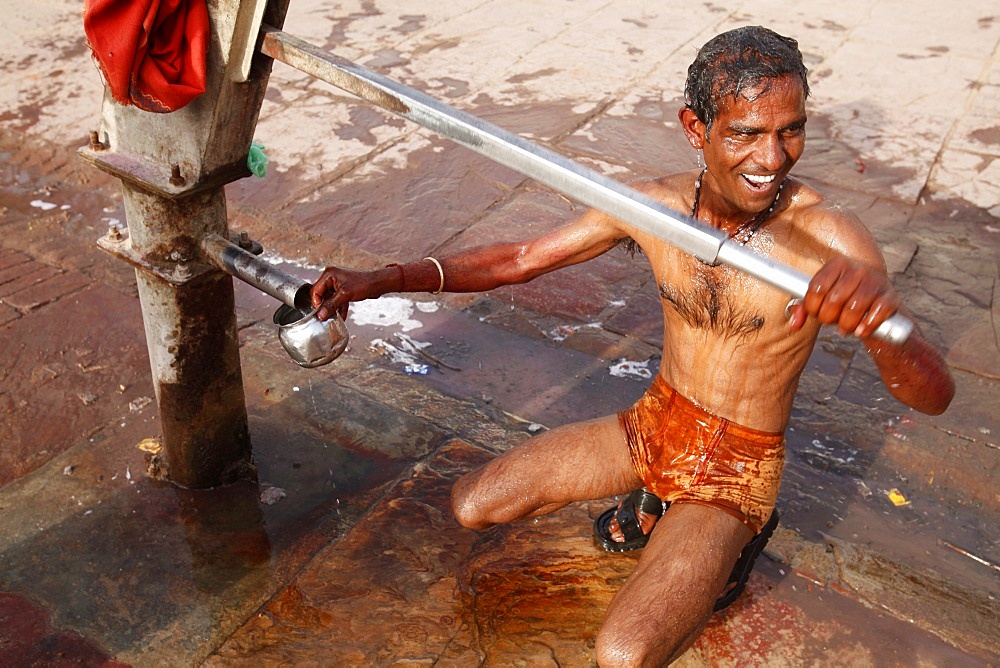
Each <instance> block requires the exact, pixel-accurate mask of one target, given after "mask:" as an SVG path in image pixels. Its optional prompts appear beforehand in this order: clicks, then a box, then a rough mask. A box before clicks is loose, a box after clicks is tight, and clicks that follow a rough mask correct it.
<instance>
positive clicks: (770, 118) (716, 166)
mask: <svg viewBox="0 0 1000 668" xmlns="http://www.w3.org/2000/svg"><path fill="white" fill-rule="evenodd" d="M718 109H719V110H718V113H717V114H716V116H715V121H714V122H713V123H712V129H711V131H709V132H708V133H707V136H706V137H704V145H703V149H704V155H705V164H706V165H707V166H708V173H709V177H710V178H711V180H712V184H713V186H715V188H714V189H715V190H716V194H719V195H721V196H722V198H723V200H724V201H725V203H726V204H727V205H728V207H729V208H730V209H732V210H733V212H734V213H736V212H745V213H759V212H761V211H765V210H767V208H768V207H769V206H771V203H772V202H773V201H774V198H775V197H776V196H777V194H778V187H779V186H780V185H781V182H782V180H784V178H785V176H786V175H787V174H788V172H789V171H791V169H792V166H793V165H794V164H795V163H796V162H797V161H798V159H799V157H801V155H802V151H803V149H804V148H805V140H806V131H805V125H806V111H805V92H804V91H803V89H802V82H801V80H799V78H798V77H795V76H790V75H789V76H782V77H779V78H775V79H770V80H768V81H766V82H764V83H763V84H762V85H760V86H758V87H756V88H752V89H748V90H745V91H743V92H742V93H741V94H740V96H739V97H738V98H736V99H735V100H734V99H733V98H732V96H728V95H727V96H726V97H724V98H723V99H721V100H719V101H718ZM701 127H702V128H704V126H701Z"/></svg>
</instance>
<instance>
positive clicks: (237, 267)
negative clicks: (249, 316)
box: [201, 234, 312, 309]
mask: <svg viewBox="0 0 1000 668" xmlns="http://www.w3.org/2000/svg"><path fill="white" fill-rule="evenodd" d="M201 248H202V251H203V253H204V255H205V259H206V260H208V261H209V262H211V263H212V264H213V265H215V266H216V267H218V268H219V269H222V270H223V271H225V272H226V273H228V274H231V275H233V276H235V277H236V278H238V279H240V280H241V281H243V282H244V283H249V284H250V285H252V286H254V287H255V288H258V289H259V290H261V291H262V292H265V293H267V294H269V295H271V296H272V297H274V298H275V299H277V300H278V301H280V302H282V303H284V304H288V305H289V306H291V307H293V308H300V309H309V308H310V303H309V291H310V290H311V289H312V284H311V283H308V282H307V281H305V280H303V279H301V278H299V277H297V276H292V275H291V274H287V273H285V272H283V271H281V270H280V269H278V268H277V267H275V266H273V265H271V264H268V263H267V262H265V261H264V260H261V259H260V258H259V257H257V256H256V255H254V254H253V253H250V252H248V251H246V250H243V249H242V248H240V247H239V246H237V245H236V244H234V243H233V242H232V241H230V240H229V239H226V238H224V237H222V236H220V235H218V234H209V235H207V236H206V237H205V238H204V240H203V241H202V243H201Z"/></svg>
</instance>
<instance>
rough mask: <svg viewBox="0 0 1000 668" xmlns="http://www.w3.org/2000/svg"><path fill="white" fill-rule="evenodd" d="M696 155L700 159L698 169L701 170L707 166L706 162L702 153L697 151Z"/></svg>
mask: <svg viewBox="0 0 1000 668" xmlns="http://www.w3.org/2000/svg"><path fill="white" fill-rule="evenodd" d="M695 155H696V156H697V159H698V167H699V169H700V168H703V167H704V166H705V160H704V156H703V155H702V152H701V151H699V150H697V149H696V150H695Z"/></svg>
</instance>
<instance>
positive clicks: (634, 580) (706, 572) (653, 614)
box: [596, 502, 753, 666]
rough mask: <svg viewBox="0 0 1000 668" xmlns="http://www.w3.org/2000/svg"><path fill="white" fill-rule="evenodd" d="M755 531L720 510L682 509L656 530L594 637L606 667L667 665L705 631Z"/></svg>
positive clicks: (671, 512) (672, 509)
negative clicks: (719, 598) (717, 600)
mask: <svg viewBox="0 0 1000 668" xmlns="http://www.w3.org/2000/svg"><path fill="white" fill-rule="evenodd" d="M752 537H753V532H752V531H751V530H750V529H749V528H748V527H747V526H746V525H745V524H743V523H742V522H740V521H739V520H737V519H736V518H735V517H733V516H732V515H729V514H728V513H725V512H723V511H721V510H718V509H717V508H712V507H710V506H704V505H700V504H693V503H683V502H677V503H674V504H673V505H671V506H670V508H668V509H667V512H666V513H665V514H664V516H663V517H662V518H661V519H660V521H659V522H657V523H656V526H655V527H654V528H653V532H652V533H651V534H650V538H649V543H648V544H647V545H646V548H645V550H644V551H643V554H642V557H641V558H640V559H639V563H638V565H637V566H636V569H635V572H633V573H632V575H631V576H630V577H629V579H628V580H627V581H626V582H625V585H624V586H623V587H622V588H621V590H619V592H618V593H617V594H616V595H615V597H614V599H612V601H611V605H610V606H609V607H608V612H607V616H606V617H605V620H604V625H603V626H602V627H601V630H600V633H599V634H598V636H597V647H596V651H597V660H598V663H599V664H600V665H602V666H664V665H667V664H668V663H670V662H671V661H674V660H675V659H677V658H678V657H680V655H681V654H683V653H684V652H685V650H687V648H688V647H690V646H691V644H692V643H693V642H694V641H695V640H696V639H697V637H698V635H699V634H700V633H701V632H702V630H703V629H704V627H705V624H706V623H707V622H708V619H709V617H711V615H712V608H713V606H714V605H715V600H716V599H717V598H718V597H719V595H720V594H721V593H722V590H723V588H724V587H725V584H726V580H727V579H728V577H729V574H730V572H731V571H732V569H733V566H734V564H735V563H736V559H737V558H738V557H739V555H740V552H741V551H742V549H743V546H744V545H746V544H747V542H748V541H749V540H750V539H751V538H752Z"/></svg>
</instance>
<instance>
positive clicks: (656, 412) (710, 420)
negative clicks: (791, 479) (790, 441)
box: [618, 375, 785, 534]
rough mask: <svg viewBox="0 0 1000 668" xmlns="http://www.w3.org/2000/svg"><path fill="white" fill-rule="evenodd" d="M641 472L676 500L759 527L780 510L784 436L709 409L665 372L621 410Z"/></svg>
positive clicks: (650, 486)
mask: <svg viewBox="0 0 1000 668" xmlns="http://www.w3.org/2000/svg"><path fill="white" fill-rule="evenodd" d="M618 423H619V424H620V425H621V428H622V431H623V432H624V433H625V438H626V440H627V441H628V447H629V453H630V454H631V456H632V465H633V466H634V467H635V472H636V473H637V474H638V476H639V478H641V479H642V481H643V483H644V484H645V485H646V489H648V490H649V491H650V492H652V493H653V494H656V495H657V496H658V497H660V498H661V499H663V500H664V501H669V502H670V503H700V504H703V505H707V506H712V507H713V508H718V509H719V510H722V511H724V512H727V513H729V514H730V515H732V516H733V517H736V518H737V519H738V520H740V521H741V522H743V523H744V524H746V525H747V526H748V527H750V529H751V530H753V532H754V533H755V534H756V533H759V532H760V529H761V527H762V526H764V523H765V522H767V520H768V518H769V517H770V516H771V512H772V511H773V510H774V504H775V501H776V500H777V498H778V487H779V485H780V484H781V471H782V469H783V468H784V463H785V437H784V434H781V433H771V432H764V431H757V430H756V429H748V428H747V427H742V426H740V425H738V424H735V423H733V422H730V421H729V420H726V419H724V418H720V417H717V416H715V415H712V414H711V413H708V412H707V411H705V410H704V409H703V408H700V407H698V406H696V405H695V404H694V403H692V402H691V401H690V400H689V399H686V398H684V397H682V396H681V395H680V394H678V393H677V392H676V391H674V389H673V388H672V387H670V385H668V384H667V382H666V381H665V380H663V378H662V377H661V376H659V375H657V376H656V380H654V381H653V384H652V386H651V387H650V388H649V390H648V391H647V392H646V394H645V395H644V396H643V397H642V398H641V399H639V401H638V402H636V404H635V405H634V406H632V407H631V408H629V409H627V410H624V411H622V412H620V413H619V414H618Z"/></svg>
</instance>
